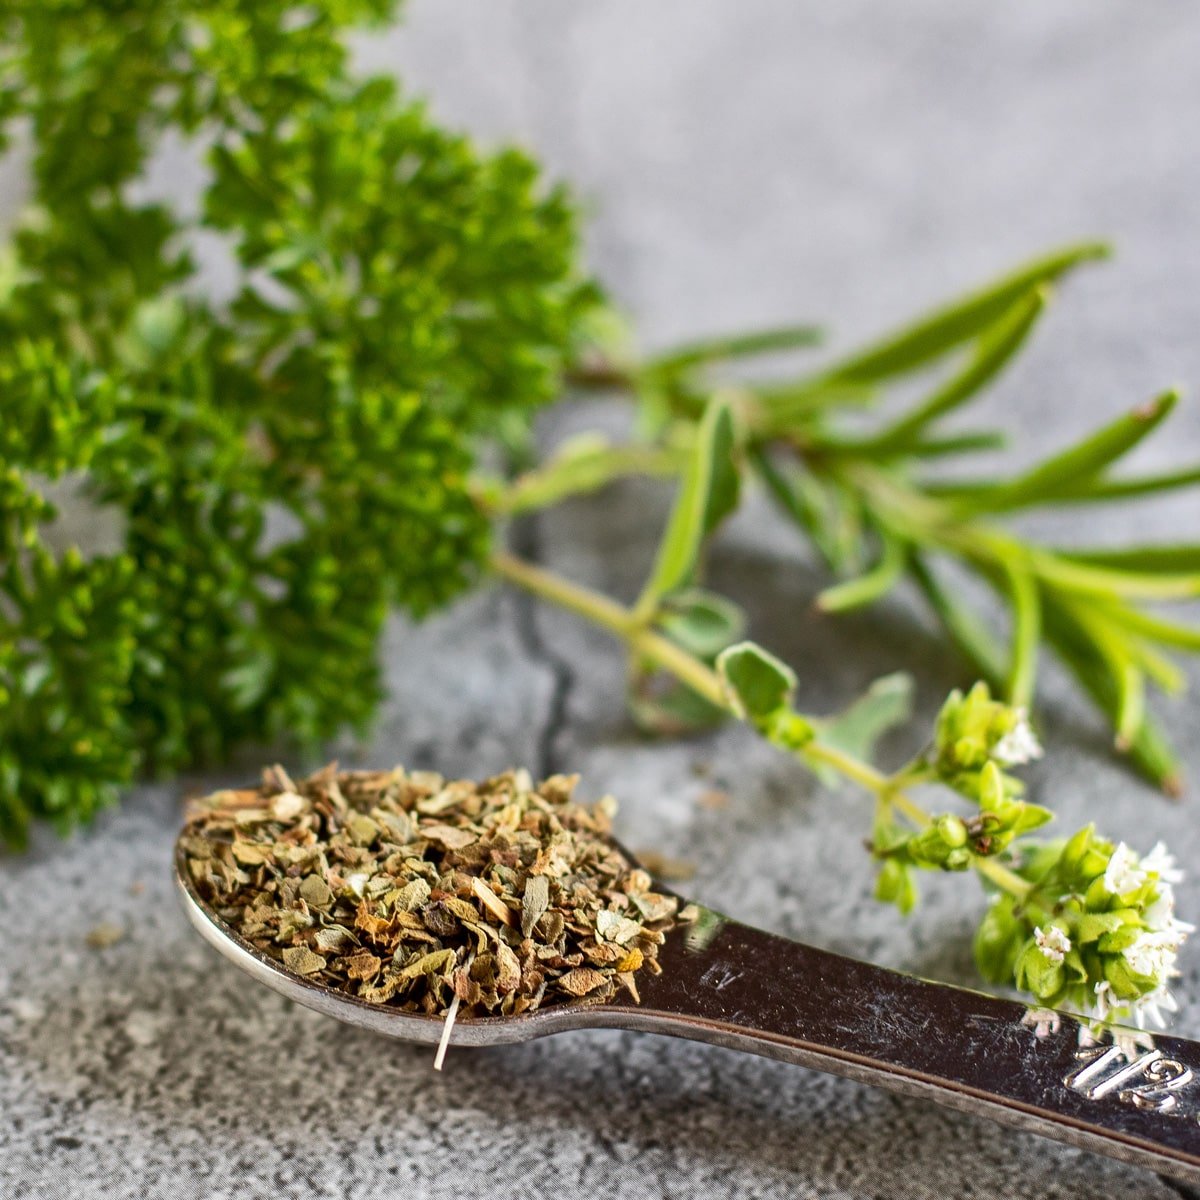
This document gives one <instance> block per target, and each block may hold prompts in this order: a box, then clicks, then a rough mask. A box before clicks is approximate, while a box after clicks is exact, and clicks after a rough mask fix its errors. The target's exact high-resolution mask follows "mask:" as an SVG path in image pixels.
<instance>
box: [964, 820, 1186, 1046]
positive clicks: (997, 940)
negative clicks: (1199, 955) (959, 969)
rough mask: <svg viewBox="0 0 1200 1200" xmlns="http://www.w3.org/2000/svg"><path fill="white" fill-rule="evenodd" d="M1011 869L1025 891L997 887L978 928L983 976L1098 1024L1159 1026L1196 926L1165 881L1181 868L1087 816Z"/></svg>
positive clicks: (1171, 1006) (1158, 849)
mask: <svg viewBox="0 0 1200 1200" xmlns="http://www.w3.org/2000/svg"><path fill="white" fill-rule="evenodd" d="M1017 871H1018V873H1019V874H1020V875H1021V876H1022V877H1023V878H1025V879H1027V880H1028V882H1029V884H1030V888H1029V891H1028V892H1027V893H1026V895H1025V896H1023V897H1018V896H1014V895H1011V894H1003V893H1002V894H999V895H997V896H996V898H995V899H994V901H993V903H992V906H991V908H990V909H989V910H988V913H987V915H986V917H985V918H984V920H983V922H982V924H981V925H980V928H979V932H978V934H977V935H976V939H975V955H976V960H977V961H978V963H979V968H980V971H981V972H982V973H983V975H984V977H985V978H987V979H988V980H990V981H992V982H994V983H1015V984H1016V986H1017V987H1018V988H1020V989H1022V990H1023V991H1026V992H1028V993H1030V994H1031V995H1032V996H1034V997H1035V998H1036V999H1037V1000H1038V1002H1039V1003H1041V1004H1045V1005H1048V1006H1051V1007H1065V1008H1069V1009H1071V1010H1073V1011H1075V1012H1078V1013H1082V1014H1083V1015H1085V1016H1089V1017H1091V1018H1092V1019H1093V1021H1094V1022H1095V1023H1096V1025H1097V1026H1100V1025H1103V1024H1105V1023H1109V1022H1118V1023H1123V1024H1129V1023H1132V1024H1135V1025H1137V1027H1138V1028H1139V1029H1144V1028H1145V1027H1146V1025H1147V1024H1148V1023H1150V1024H1154V1025H1157V1026H1159V1027H1160V1028H1161V1027H1163V1026H1164V1025H1165V1020H1164V1016H1163V1014H1164V1013H1169V1012H1174V1011H1175V1008H1176V1002H1175V999H1174V997H1173V996H1172V994H1171V990H1170V988H1171V980H1172V979H1173V978H1174V977H1175V976H1176V975H1177V974H1178V971H1177V969H1176V965H1175V964H1176V958H1177V956H1178V954H1179V950H1180V947H1181V946H1182V945H1183V943H1184V942H1185V941H1186V940H1187V937H1188V935H1189V934H1190V933H1191V932H1193V930H1194V928H1195V926H1193V925H1191V924H1189V923H1187V922H1185V921H1181V920H1179V919H1178V918H1177V917H1176V916H1175V896H1174V891H1173V888H1172V885H1173V884H1175V883H1178V882H1179V881H1180V880H1181V879H1182V877H1183V874H1182V872H1181V871H1180V870H1179V869H1178V868H1177V867H1176V866H1175V861H1174V859H1173V858H1172V857H1171V855H1170V854H1169V853H1167V850H1166V847H1165V846H1164V845H1163V844H1162V843H1161V842H1159V843H1158V844H1157V845H1156V846H1155V847H1154V848H1153V849H1152V850H1151V851H1150V852H1149V853H1147V854H1145V855H1140V856H1139V855H1138V854H1137V853H1136V852H1134V851H1133V850H1131V849H1130V848H1129V847H1128V846H1127V845H1126V844H1125V843H1124V842H1118V843H1116V844H1115V845H1114V844H1113V843H1112V842H1110V841H1106V840H1104V839H1103V838H1101V837H1099V836H1098V835H1097V834H1096V832H1095V829H1094V828H1093V827H1092V826H1091V825H1088V826H1086V827H1085V828H1083V829H1081V830H1080V831H1079V832H1078V833H1076V834H1075V836H1074V837H1072V838H1071V839H1070V840H1069V841H1067V842H1065V843H1055V844H1051V845H1047V846H1041V847H1037V848H1034V849H1032V850H1031V853H1030V854H1029V856H1028V860H1027V862H1026V863H1025V864H1023V865H1022V866H1019V867H1018V868H1017Z"/></svg>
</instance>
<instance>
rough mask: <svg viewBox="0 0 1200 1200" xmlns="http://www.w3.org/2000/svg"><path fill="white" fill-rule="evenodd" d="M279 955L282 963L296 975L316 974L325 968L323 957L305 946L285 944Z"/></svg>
mask: <svg viewBox="0 0 1200 1200" xmlns="http://www.w3.org/2000/svg"><path fill="white" fill-rule="evenodd" d="M280 957H281V958H282V959H283V965H284V966H285V967H287V969H288V970H289V971H292V972H293V973H294V974H296V975H316V974H317V973H318V972H319V971H323V970H325V959H323V958H322V957H321V956H320V955H319V954H315V953H314V952H313V951H312V950H310V949H309V948H308V947H307V946H286V947H284V949H283V950H282V951H281V952H280Z"/></svg>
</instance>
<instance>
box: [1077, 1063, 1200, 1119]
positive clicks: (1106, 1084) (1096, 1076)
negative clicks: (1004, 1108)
mask: <svg viewBox="0 0 1200 1200" xmlns="http://www.w3.org/2000/svg"><path fill="white" fill-rule="evenodd" d="M1075 1057H1076V1059H1078V1060H1080V1061H1081V1062H1082V1063H1083V1065H1082V1066H1080V1067H1076V1068H1075V1070H1074V1071H1071V1072H1070V1073H1069V1074H1068V1075H1067V1076H1066V1077H1065V1078H1064V1079H1063V1083H1064V1084H1065V1085H1066V1086H1067V1087H1069V1088H1070V1089H1071V1090H1072V1091H1075V1092H1078V1093H1079V1094H1080V1095H1081V1096H1086V1097H1087V1099H1089V1100H1102V1099H1104V1097H1105V1096H1111V1095H1113V1093H1114V1092H1115V1093H1116V1099H1117V1100H1119V1101H1120V1102H1121V1103H1122V1104H1132V1105H1133V1106H1134V1107H1135V1108H1141V1109H1148V1110H1151V1111H1153V1112H1161V1113H1176V1112H1178V1113H1179V1114H1180V1115H1185V1114H1183V1113H1182V1112H1180V1109H1179V1096H1178V1095H1177V1094H1176V1093H1178V1092H1180V1091H1181V1090H1182V1089H1183V1088H1185V1087H1187V1085H1188V1084H1189V1083H1191V1082H1192V1079H1193V1074H1192V1070H1191V1068H1190V1067H1185V1066H1184V1065H1183V1063H1180V1062H1176V1061H1175V1060H1174V1059H1173V1058H1167V1057H1166V1056H1165V1055H1164V1054H1163V1053H1162V1051H1160V1050H1147V1051H1146V1053H1145V1054H1141V1055H1139V1056H1138V1057H1137V1058H1135V1059H1133V1060H1132V1061H1131V1062H1126V1056H1125V1051H1124V1050H1122V1048H1121V1047H1120V1046H1100V1047H1093V1048H1090V1049H1087V1050H1080V1051H1079V1053H1078V1054H1076V1055H1075ZM1114 1067H1115V1068H1116V1069H1115V1070H1113V1068H1114ZM1143 1077H1144V1078H1145V1080H1146V1082H1144V1083H1134V1080H1136V1079H1140V1078H1143ZM1126 1085H1129V1086H1126ZM1198 1119H1200V1118H1198Z"/></svg>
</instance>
